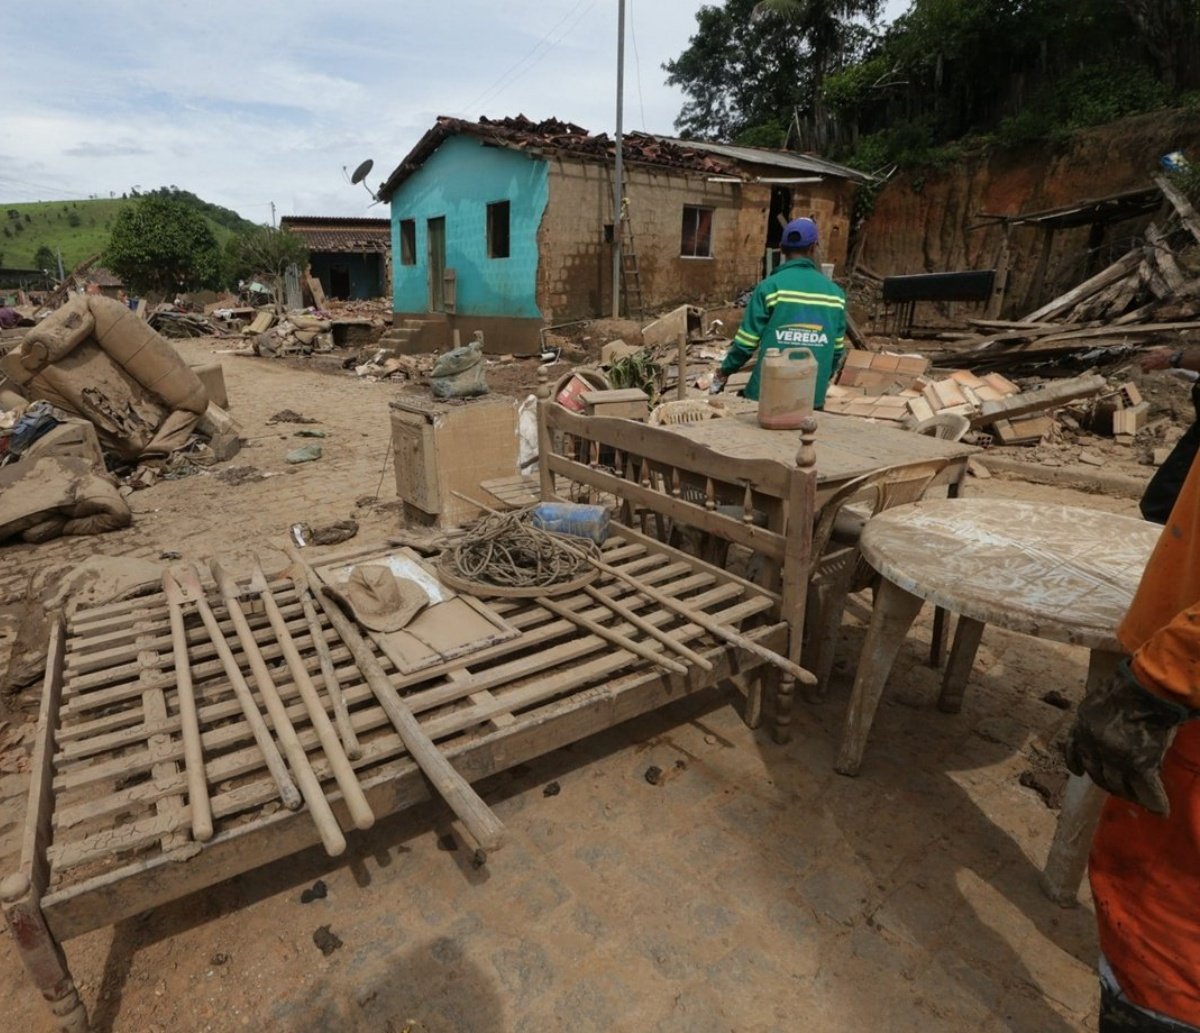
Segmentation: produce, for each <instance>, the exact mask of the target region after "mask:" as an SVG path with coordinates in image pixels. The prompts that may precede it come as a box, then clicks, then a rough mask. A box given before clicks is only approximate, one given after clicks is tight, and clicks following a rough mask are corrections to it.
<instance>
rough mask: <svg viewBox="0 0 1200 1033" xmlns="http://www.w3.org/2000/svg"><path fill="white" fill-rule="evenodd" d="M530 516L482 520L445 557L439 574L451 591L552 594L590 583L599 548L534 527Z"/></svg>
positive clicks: (519, 513)
mask: <svg viewBox="0 0 1200 1033" xmlns="http://www.w3.org/2000/svg"><path fill="white" fill-rule="evenodd" d="M529 514H530V510H529V509H523V510H518V511H517V512H514V513H493V514H490V515H488V516H485V517H483V519H481V520H480V521H479V523H477V524H476V525H475V526H474V527H473V528H471V530H469V531H467V532H466V534H464V535H463V536H462V537H461V538H459V539H457V540H456V541H455V543H454V544H453V545H452V546H451V547H450V548H448V549H447V550H446V551H445V552H443V553H442V555H441V557H440V558H439V560H438V572H439V573H440V574H441V575H442V576H443V577H444V579H445V580H446V582H447V584H449V585H450V586H451V587H452V588H459V589H462V590H464V591H468V592H472V591H478V592H482V593H486V594H491V595H511V596H536V595H553V594H556V592H562V591H573V590H574V589H576V588H578V587H580V586H581V585H583V584H586V583H587V582H588V581H591V580H592V579H593V578H594V577H595V576H596V574H597V573H598V571H597V570H596V568H595V567H594V566H593V565H592V564H591V559H592V558H597V559H598V558H599V556H600V550H599V549H598V548H597V547H596V545H595V544H594V543H593V542H590V541H586V540H584V539H580V538H571V537H567V536H565V535H560V534H554V533H552V532H550V531H544V530H542V529H541V528H539V527H534V526H533V525H532V524H531V523H530V522H529Z"/></svg>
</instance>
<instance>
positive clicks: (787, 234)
mask: <svg viewBox="0 0 1200 1033" xmlns="http://www.w3.org/2000/svg"><path fill="white" fill-rule="evenodd" d="M817 239H818V238H817V224H816V223H815V222H813V221H812V219H793V220H792V221H791V222H789V223H788V224H787V225H786V226H784V228H783V236H782V237H780V239H779V246H780V247H781V248H783V249H784V250H790V251H796V250H799V249H800V248H806V247H812V245H813V244H815V243H816V242H817Z"/></svg>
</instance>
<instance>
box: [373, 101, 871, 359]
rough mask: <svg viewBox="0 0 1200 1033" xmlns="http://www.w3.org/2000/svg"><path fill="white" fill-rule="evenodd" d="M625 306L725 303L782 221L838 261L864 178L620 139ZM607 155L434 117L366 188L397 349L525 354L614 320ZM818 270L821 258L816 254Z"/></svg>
mask: <svg viewBox="0 0 1200 1033" xmlns="http://www.w3.org/2000/svg"><path fill="white" fill-rule="evenodd" d="M623 151H624V161H625V177H624V186H625V190H624V193H625V206H626V212H627V219H626V222H625V226H624V229H623V231H622V241H623V247H624V248H625V252H626V262H625V269H626V272H625V275H624V276H623V283H622V291H623V294H622V296H623V306H624V310H625V311H626V313H627V314H629V315H631V316H633V317H634V318H639V317H641V316H642V315H643V314H644V313H645V311H646V310H649V309H657V308H663V307H667V306H670V305H675V304H679V303H681V302H685V301H686V302H689V303H698V304H703V303H705V302H709V301H715V300H720V301H724V300H726V299H729V298H733V297H735V296H736V295H737V293H738V292H739V291H740V290H742V289H744V288H746V287H748V286H752V285H753V284H754V283H755V282H757V280H758V279H759V278H760V277H761V275H762V268H763V262H764V255H765V254H766V252H767V251H768V250H769V249H770V247H771V235H772V232H774V234H775V237H776V239H777V238H778V216H779V215H780V214H783V215H787V214H789V213H792V212H794V214H805V215H808V214H812V215H813V216H814V217H817V218H818V219H819V220H821V221H822V224H823V225H824V226H825V227H827V230H826V236H825V239H826V240H827V241H828V242H829V245H828V246H827V252H829V249H830V248H832V252H831V254H832V255H833V260H834V261H835V262H836V261H838V260H839V259H838V257H837V253H838V249H839V248H840V258H841V260H844V258H845V238H846V236H848V233H849V220H850V214H851V211H852V207H853V197H854V190H855V188H856V186H857V185H858V183H859V182H861V181H862V180H863V179H864V178H865V177H863V176H862V175H861V174H860V173H858V172H855V171H853V170H851V169H847V168H845V167H843V166H838V165H835V164H833V163H832V162H826V161H824V160H823V159H820V158H815V157H813V156H810V155H800V154H796V153H794V152H785V151H770V150H764V149H760V148H742V147H722V146H721V145H715V144H704V143H696V142H684V141H678V140H670V139H667V138H665V137H657V136H649V135H645V134H631V135H630V136H627V137H625V139H624V148H623ZM612 165H613V143H612V141H611V140H610V139H609V138H608V137H607V136H605V135H603V134H598V135H593V134H590V133H588V132H587V131H586V130H584V129H581V128H580V127H579V126H575V125H571V124H570V123H565V122H560V121H558V120H557V119H549V120H546V121H544V122H540V123H535V122H532V121H530V120H529V119H526V118H523V117H517V118H506V119H499V120H489V119H486V118H484V119H480V120H479V122H468V121H463V120H461V119H454V118H445V117H443V118H439V119H438V120H437V122H436V124H435V125H434V126H433V128H432V129H430V130H429V131H428V132H427V133H426V134H425V135H424V136H423V137H422V138H421V140H420V141H419V142H418V143H417V145H416V146H415V147H414V148H413V150H412V151H411V152H410V153H409V154H408V156H407V157H406V158H405V159H404V160H403V161H402V162H401V163H400V165H399V166H397V168H396V169H395V171H393V172H392V174H391V175H390V176H389V177H388V178H387V179H386V180H385V181H384V183H383V184H382V186H381V187H380V188H379V191H378V196H379V197H380V199H381V200H384V201H386V202H388V203H389V204H390V206H391V254H392V300H393V309H394V322H395V324H396V327H397V329H396V330H394V331H393V332H392V333H391V334H389V337H390V338H396V339H397V343H398V344H399V345H401V346H402V347H403V348H405V349H406V350H410V351H428V350H432V349H437V348H441V347H444V346H446V345H447V344H449V343H450V342H451V340H452V339H453V334H454V331H455V330H458V331H459V332H460V336H461V339H462V340H463V341H464V342H465V341H468V340H470V339H471V336H472V334H473V333H474V332H475V331H482V332H483V335H484V341H485V344H486V346H487V349H488V351H491V352H513V353H516V354H530V353H532V352H535V351H536V350H537V349H538V347H539V343H540V332H541V330H542V329H543V328H544V327H546V326H548V325H553V324H558V323H565V322H570V321H573V320H578V319H588V318H595V317H598V316H602V315H610V314H611V312H612V247H613V200H612ZM826 260H829V257H828V254H827V258H826Z"/></svg>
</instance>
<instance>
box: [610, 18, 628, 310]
mask: <svg viewBox="0 0 1200 1033" xmlns="http://www.w3.org/2000/svg"><path fill="white" fill-rule="evenodd" d="M624 107H625V0H618V5H617V134H616V141H617V146H616V151H617V153H616V159H617V161H616V168H615V169H614V171H613V272H612V295H613V305H612V314H613V319H620V318H621V279H622V277H621V201H622V199H623V197H624V194H625V189H624V184H623V183H622V181H621V180H622V176H623V174H624V154H623V153H622V152H623V150H624V144H623V143H622V137H621V116H622V115H623V114H624Z"/></svg>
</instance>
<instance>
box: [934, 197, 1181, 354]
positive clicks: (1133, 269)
mask: <svg viewBox="0 0 1200 1033" xmlns="http://www.w3.org/2000/svg"><path fill="white" fill-rule="evenodd" d="M1156 182H1157V184H1158V186H1159V189H1160V190H1161V191H1162V195H1163V197H1164V198H1165V199H1166V202H1167V205H1168V208H1169V211H1170V217H1169V218H1166V219H1160V220H1159V221H1158V222H1154V223H1151V224H1150V226H1149V227H1148V228H1147V229H1146V232H1145V237H1144V243H1142V244H1139V245H1138V246H1136V247H1134V248H1132V249H1131V250H1130V251H1128V252H1127V253H1126V254H1124V255H1122V256H1121V257H1120V258H1119V259H1117V260H1116V261H1115V262H1113V263H1112V264H1111V265H1109V266H1107V267H1106V268H1104V269H1102V270H1101V271H1100V272H1098V273H1096V274H1095V275H1094V276H1092V277H1089V278H1088V279H1087V280H1085V281H1084V282H1083V283H1081V284H1079V285H1078V286H1076V287H1073V288H1072V289H1071V290H1069V291H1067V292H1066V293H1065V294H1062V295H1061V296H1059V297H1057V298H1055V299H1054V300H1053V301H1050V302H1048V303H1047V304H1045V305H1043V306H1041V308H1038V309H1036V310H1035V311H1033V312H1030V313H1029V314H1028V315H1027V316H1025V317H1024V319H1021V320H1018V321H1006V320H982V319H978V320H970V323H971V325H972V326H973V328H974V331H973V332H970V333H966V334H956V335H952V336H954V337H956V338H957V339H958V347H960V348H961V347H963V346H965V348H966V350H965V351H962V352H959V354H960V355H961V356H962V357H963V358H964V359H966V360H967V361H968V363H969V365H971V367H972V368H973V369H988V370H992V369H1014V368H1017V367H1020V366H1028V365H1030V364H1031V363H1037V364H1039V365H1041V366H1042V367H1043V368H1049V366H1050V364H1052V363H1054V362H1055V361H1057V360H1062V359H1064V358H1067V357H1073V356H1080V355H1082V356H1084V357H1085V358H1086V359H1087V360H1088V361H1094V362H1099V361H1103V360H1104V359H1105V358H1108V357H1117V358H1119V357H1120V356H1121V355H1123V354H1125V353H1127V352H1128V351H1130V350H1131V349H1135V348H1141V347H1144V346H1146V345H1149V344H1160V343H1164V342H1171V343H1173V344H1178V343H1181V342H1186V340H1187V335H1189V334H1194V333H1196V332H1197V331H1200V215H1197V213H1196V210H1195V209H1194V208H1193V207H1192V205H1191V203H1190V202H1189V201H1188V199H1187V197H1185V196H1184V194H1183V193H1182V192H1181V191H1180V190H1179V188H1178V186H1177V185H1176V184H1175V183H1174V182H1172V180H1171V179H1170V178H1169V177H1166V176H1159V177H1158V178H1157V179H1156ZM943 336H951V335H943Z"/></svg>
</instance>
